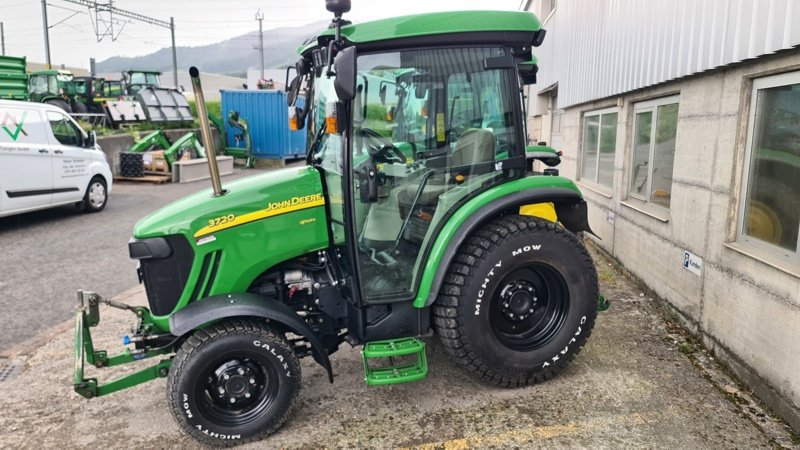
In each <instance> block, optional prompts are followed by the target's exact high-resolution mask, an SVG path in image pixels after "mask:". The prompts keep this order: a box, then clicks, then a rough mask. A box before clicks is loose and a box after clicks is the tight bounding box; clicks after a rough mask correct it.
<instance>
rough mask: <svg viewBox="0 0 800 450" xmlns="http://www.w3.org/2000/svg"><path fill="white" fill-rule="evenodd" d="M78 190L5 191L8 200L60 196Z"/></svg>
mask: <svg viewBox="0 0 800 450" xmlns="http://www.w3.org/2000/svg"><path fill="white" fill-rule="evenodd" d="M79 190H80V189H78V188H76V187H70V188H56V189H33V190H30V191H6V195H7V196H8V198H17V197H33V196H35V195H48V194H61V193H64V192H75V191H79Z"/></svg>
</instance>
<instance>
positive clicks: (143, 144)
mask: <svg viewBox="0 0 800 450" xmlns="http://www.w3.org/2000/svg"><path fill="white" fill-rule="evenodd" d="M152 151H160V152H163V154H164V159H165V160H166V163H167V169H168V171H172V165H173V164H174V163H175V162H176V161H180V160H181V159H184V157H185V155H186V154H187V153H188V154H189V157H190V158H192V159H194V158H205V157H206V151H205V148H204V147H203V144H202V143H200V141H199V140H198V139H197V135H196V134H195V132H194V131H190V132H188V133H186V134H184V135H183V136H181V137H179V138H178V139H176V140H175V141H174V142H173V141H172V140H171V139H170V138H169V136H167V133H166V132H165V131H164V130H156V131H153V132H152V133H150V134H148V135H146V136H145V137H143V138H141V139H140V140H139V141H138V142H136V143H135V144H133V146H131V147H130V148H129V149H128V153H146V152H152Z"/></svg>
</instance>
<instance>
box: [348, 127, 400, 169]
mask: <svg viewBox="0 0 800 450" xmlns="http://www.w3.org/2000/svg"><path fill="white" fill-rule="evenodd" d="M359 133H360V134H361V135H362V136H363V137H365V138H366V143H367V153H369V155H370V156H371V157H372V158H373V159H375V160H377V161H380V162H386V163H393V162H396V163H400V164H405V163H406V155H404V154H403V152H401V151H400V149H399V148H397V147H395V146H394V144H392V141H390V140H389V139H387V138H386V137H385V136H383V135H381V134H380V133H378V132H377V131H375V130H373V129H371V128H361V129H360V130H359Z"/></svg>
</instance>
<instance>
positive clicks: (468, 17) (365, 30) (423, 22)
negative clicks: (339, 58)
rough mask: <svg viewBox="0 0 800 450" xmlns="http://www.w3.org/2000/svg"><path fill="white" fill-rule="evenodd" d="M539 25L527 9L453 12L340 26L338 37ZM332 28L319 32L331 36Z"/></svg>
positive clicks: (363, 39) (359, 39)
mask: <svg viewBox="0 0 800 450" xmlns="http://www.w3.org/2000/svg"><path fill="white" fill-rule="evenodd" d="M540 28H541V23H540V22H539V19H538V18H537V17H536V16H535V15H533V14H531V13H529V12H519V11H456V12H441V13H430V14H417V15H412V16H402V17H392V18H388V19H381V20H375V21H372V22H364V23H359V24H353V25H348V26H345V27H342V37H343V38H344V39H345V40H346V41H348V42H351V43H353V44H363V43H368V42H379V41H386V40H391V39H404V38H411V37H418V36H435V35H440V34H452V33H481V32H498V31H499V32H503V31H529V32H531V33H533V32H535V31H538V30H539V29H540ZM333 35H334V30H332V29H328V30H325V31H323V32H322V33H320V35H319V36H320V37H323V36H333ZM316 46H317V42H316V41H314V42H312V43H311V44H308V45H305V46H303V47H301V48H300V49H298V52H299V53H305V52H306V51H308V50H310V49H312V48H314V47H316Z"/></svg>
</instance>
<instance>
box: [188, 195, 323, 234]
mask: <svg viewBox="0 0 800 450" xmlns="http://www.w3.org/2000/svg"><path fill="white" fill-rule="evenodd" d="M324 204H325V199H324V198H320V199H318V200H314V201H311V202H306V203H300V204H297V205H289V206H284V207H281V208H267V209H262V210H259V211H254V212H251V213H247V214H243V215H241V216H237V217H235V218H234V219H233V220H230V221H227V222H224V223H219V224H216V225H213V226H207V227H204V228H202V229H200V231H198V232H197V233H195V234H194V237H195V238H199V237H201V236H205V235H207V234H211V233H216V232H217V231H222V230H227V229H228V228H233V227H237V226H239V225H244V224H246V223H250V222H255V221H256V220H261V219H266V218H268V217H274V216H279V215H281V214H286V213H290V212H295V211H302V210H304V209H308V208H315V207H317V206H323V205H324Z"/></svg>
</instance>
